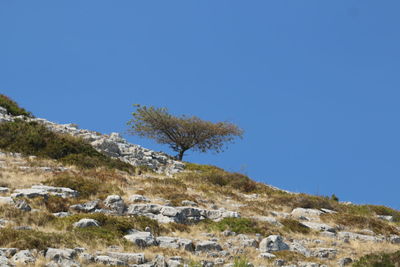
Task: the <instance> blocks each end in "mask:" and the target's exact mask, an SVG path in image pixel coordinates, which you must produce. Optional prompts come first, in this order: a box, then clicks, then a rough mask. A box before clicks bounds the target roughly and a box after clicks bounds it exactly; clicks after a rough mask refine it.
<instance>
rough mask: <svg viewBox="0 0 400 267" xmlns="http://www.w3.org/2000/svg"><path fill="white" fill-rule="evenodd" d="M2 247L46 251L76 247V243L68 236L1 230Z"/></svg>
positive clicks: (32, 231) (9, 229)
mask: <svg viewBox="0 0 400 267" xmlns="http://www.w3.org/2000/svg"><path fill="white" fill-rule="evenodd" d="M0 236H1V238H0V246H1V247H12V248H19V249H37V250H45V249H47V248H48V247H63V246H65V247H74V246H76V243H75V242H74V241H73V239H72V238H71V237H70V236H69V235H66V234H59V233H45V232H40V231H34V230H23V231H21V230H14V229H11V228H3V229H0Z"/></svg>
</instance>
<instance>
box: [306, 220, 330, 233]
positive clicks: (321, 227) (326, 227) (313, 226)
mask: <svg viewBox="0 0 400 267" xmlns="http://www.w3.org/2000/svg"><path fill="white" fill-rule="evenodd" d="M301 224H303V225H305V226H307V227H308V228H311V229H313V230H316V231H328V232H332V233H334V232H336V230H335V228H334V227H332V226H330V225H327V224H324V223H316V222H301Z"/></svg>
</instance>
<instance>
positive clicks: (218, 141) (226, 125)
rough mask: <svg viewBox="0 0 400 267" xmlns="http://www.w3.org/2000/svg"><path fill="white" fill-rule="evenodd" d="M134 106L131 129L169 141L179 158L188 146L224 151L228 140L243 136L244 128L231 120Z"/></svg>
mask: <svg viewBox="0 0 400 267" xmlns="http://www.w3.org/2000/svg"><path fill="white" fill-rule="evenodd" d="M134 106H135V107H136V111H135V112H133V113H132V116H133V119H131V120H130V121H129V122H128V125H129V126H130V129H129V132H130V133H131V134H133V135H138V136H140V137H147V138H151V139H153V140H155V141H156V142H157V143H159V144H167V145H169V146H170V148H171V149H172V150H174V151H175V152H177V153H178V155H177V159H178V160H182V158H183V155H184V153H185V152H186V151H187V150H189V149H193V150H197V151H200V152H207V151H209V150H212V151H215V152H217V153H219V152H222V151H223V149H224V145H225V144H226V143H229V142H232V141H233V140H234V139H235V137H240V138H242V136H243V130H242V129H240V128H239V127H238V126H236V125H234V124H232V123H230V122H217V123H213V122H210V121H205V120H202V119H200V118H198V117H195V116H192V117H188V116H185V115H183V116H181V117H176V116H173V115H171V114H169V113H168V110H167V109H166V108H155V107H146V106H141V105H134Z"/></svg>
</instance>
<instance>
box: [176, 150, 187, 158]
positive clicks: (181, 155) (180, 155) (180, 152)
mask: <svg viewBox="0 0 400 267" xmlns="http://www.w3.org/2000/svg"><path fill="white" fill-rule="evenodd" d="M185 151H186V150H183V149H182V150H180V151H179V154H178V160H182V159H183V153H185Z"/></svg>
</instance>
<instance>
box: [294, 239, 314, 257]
mask: <svg viewBox="0 0 400 267" xmlns="http://www.w3.org/2000/svg"><path fill="white" fill-rule="evenodd" d="M289 250H290V251H295V252H297V253H300V254H302V255H304V256H306V257H310V256H311V251H310V250H309V249H307V248H306V247H304V246H303V245H302V244H300V243H299V242H293V243H292V244H290V246H289Z"/></svg>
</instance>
